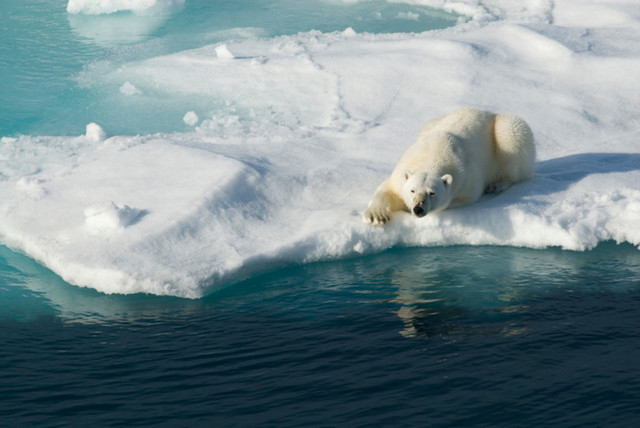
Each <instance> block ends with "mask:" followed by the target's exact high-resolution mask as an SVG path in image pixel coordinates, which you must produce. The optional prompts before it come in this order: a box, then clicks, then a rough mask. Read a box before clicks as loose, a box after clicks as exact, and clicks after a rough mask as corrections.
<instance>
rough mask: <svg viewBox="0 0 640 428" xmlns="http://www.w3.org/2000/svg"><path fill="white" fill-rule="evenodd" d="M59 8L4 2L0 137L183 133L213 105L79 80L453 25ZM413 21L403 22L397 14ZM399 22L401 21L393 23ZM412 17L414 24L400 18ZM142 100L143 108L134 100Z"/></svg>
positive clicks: (287, 4)
mask: <svg viewBox="0 0 640 428" xmlns="http://www.w3.org/2000/svg"><path fill="white" fill-rule="evenodd" d="M66 3H67V2H66V1H65V0H55V1H51V0H25V1H23V0H5V1H3V2H2V4H1V5H0V13H1V14H2V16H4V17H7V19H5V20H4V21H3V24H2V25H0V40H2V42H0V136H13V135H17V134H25V135H80V134H83V133H84V130H85V125H86V124H87V123H90V122H95V121H98V122H100V124H101V126H102V127H103V128H104V129H105V130H107V132H108V133H110V134H112V135H137V134H145V133H153V132H171V131H183V130H185V128H186V126H185V124H184V122H183V121H182V117H183V115H184V113H185V112H186V111H189V110H190V109H192V108H193V106H194V104H196V105H197V106H198V107H199V109H200V110H202V111H208V110H215V109H216V108H217V107H219V106H218V105H217V104H216V102H215V100H206V99H199V100H194V99H193V96H192V97H189V99H181V98H175V96H174V97H173V98H172V99H168V98H167V97H168V96H167V94H163V93H154V94H145V97H139V98H138V99H135V98H134V99H132V98H131V97H129V98H127V97H126V96H125V95H122V94H120V93H119V92H118V88H117V87H116V88H110V87H105V86H103V85H101V84H99V83H96V82H93V81H91V80H90V79H89V81H86V80H87V79H83V75H84V74H83V73H84V72H86V71H87V70H95V69H117V68H118V67H119V66H120V65H122V64H123V63H126V62H133V61H137V60H142V59H146V58H149V57H155V56H160V55H165V54H169V53H172V52H176V51H181V50H185V49H194V48H198V47H201V46H205V45H209V44H214V43H218V42H222V41H225V40H229V39H242V38H245V37H256V36H258V37H273V36H278V35H285V34H295V33H298V32H301V31H309V30H319V31H323V32H329V31H343V30H344V29H346V28H348V27H351V28H353V29H354V30H356V31H358V32H373V33H379V32H406V31H412V32H413V31H426V30H430V29H434V28H445V27H449V26H452V25H455V24H456V22H457V20H458V17H457V16H453V15H449V14H445V13H443V12H438V11H436V10H431V9H428V8H425V7H419V6H409V5H403V4H393V3H387V2H385V1H383V0H373V1H366V2H357V3H349V2H341V1H337V2H336V1H329V0H327V1H309V2H300V1H294V0H277V1H267V0H244V1H242V2H235V1H228V0H226V1H225V0H216V1H208V0H189V1H187V2H185V5H184V8H183V9H182V10H180V11H178V12H177V13H167V14H164V15H163V14H160V15H134V14H132V13H128V12H119V13H115V14H112V15H98V16H87V15H70V14H67V12H66ZM410 13H412V14H414V16H419V19H417V20H415V19H405V18H402V16H404V15H402V14H410ZM399 16H400V17H399ZM407 16H411V15H407ZM140 98H142V99H140Z"/></svg>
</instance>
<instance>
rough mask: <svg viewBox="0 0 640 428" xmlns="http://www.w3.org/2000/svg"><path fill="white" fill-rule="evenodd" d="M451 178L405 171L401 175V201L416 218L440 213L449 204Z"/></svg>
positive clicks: (446, 175)
mask: <svg viewBox="0 0 640 428" xmlns="http://www.w3.org/2000/svg"><path fill="white" fill-rule="evenodd" d="M452 180H453V177H451V175H449V174H445V175H443V176H442V177H438V176H437V175H434V174H428V173H426V172H423V171H418V172H411V171H405V172H404V174H403V185H402V200H403V201H404V203H405V205H406V206H407V208H408V209H409V211H410V212H412V213H414V214H415V215H417V216H418V217H424V216H425V215H427V213H430V212H435V211H441V210H443V209H445V208H447V207H448V206H449V204H450V203H451V198H452V195H451V182H452Z"/></svg>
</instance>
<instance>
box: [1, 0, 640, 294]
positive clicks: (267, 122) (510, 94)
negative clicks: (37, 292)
mask: <svg viewBox="0 0 640 428" xmlns="http://www.w3.org/2000/svg"><path fill="white" fill-rule="evenodd" d="M407 2H408V1H407ZM411 2H412V3H420V4H425V5H430V6H436V7H441V8H444V9H446V10H455V11H456V12H459V13H467V14H468V15H470V16H471V17H472V18H473V19H472V20H471V21H469V22H467V23H465V24H461V25H459V26H457V27H453V28H450V29H447V30H441V31H432V32H426V33H422V34H395V35H371V34H357V33H355V32H354V31H353V30H351V29H349V30H347V31H345V32H339V33H331V34H321V33H318V32H308V33H300V34H297V35H294V36H283V37H277V38H273V39H261V38H249V39H243V40H239V41H233V40H230V41H228V42H227V43H226V45H225V50H226V51H228V52H229V53H230V54H231V52H233V54H231V55H230V56H229V55H225V54H224V53H223V54H222V55H220V52H221V51H220V46H208V47H203V48H200V49H195V50H189V51H184V52H179V53H175V54H171V55H168V56H163V57H155V58H149V59H147V60H143V61H139V62H131V63H128V64H125V65H124V66H122V67H119V68H118V69H116V70H101V69H96V70H89V71H88V76H87V77H86V78H88V79H93V80H94V81H103V82H111V83H113V84H114V87H115V88H116V89H115V90H116V91H117V90H118V88H124V89H122V90H123V91H125V92H126V93H130V94H135V93H137V92H136V91H135V90H137V91H140V92H141V93H145V89H146V88H155V89H156V90H157V89H158V88H160V89H162V90H163V91H164V93H165V94H167V97H168V99H170V96H171V95H172V94H173V95H176V96H178V95H180V96H183V95H184V94H194V95H195V94H204V95H207V96H209V97H212V98H215V99H219V100H220V105H221V106H223V107H221V108H220V109H219V110H217V111H214V112H213V113H208V114H207V115H204V113H200V114H201V121H200V123H199V125H198V126H196V127H195V128H193V129H192V130H191V131H190V132H185V133H174V134H155V135H141V136H118V135H115V136H108V135H107V133H108V131H109V130H108V129H107V130H106V131H107V132H106V133H105V131H104V130H102V128H100V127H99V126H98V125H95V126H94V125H93V124H92V125H89V126H88V127H87V133H86V135H83V136H76V137H35V136H21V137H18V138H8V137H4V138H2V141H1V143H2V144H1V146H0V162H1V169H0V178H1V181H0V192H1V193H2V195H3V198H2V200H1V201H0V236H1V238H2V243H4V244H6V245H8V246H10V247H11V248H13V249H15V250H18V251H21V252H24V253H26V254H28V255H29V256H31V257H33V258H35V259H36V260H38V261H39V262H41V263H43V264H44V265H46V266H48V267H49V268H51V269H52V270H54V271H55V272H56V273H58V274H59V275H61V276H62V277H63V278H64V279H65V280H66V281H68V282H70V283H73V284H77V285H80V286H88V287H93V288H96V289H97V290H100V291H103V292H106V293H136V292H144V293H154V294H159V295H175V296H183V297H191V298H197V297H200V296H203V295H204V294H206V293H208V292H211V291H213V290H215V289H217V288H219V287H221V286H223V285H225V284H228V283H230V282H232V281H235V280H239V279H242V278H246V277H248V276H251V275H254V274H256V273H259V272H262V271H266V270H269V269H273V268H277V267H280V266H285V265H288V264H293V263H306V262H312V261H317V260H330V259H335V258H342V257H350V256H354V255H359V254H367V253H373V252H379V251H382V250H384V249H387V248H390V247H394V246H443V245H453V244H464V245H511V246H526V247H533V248H544V247H549V246H559V247H562V248H564V249H567V250H585V249H589V248H592V247H594V246H595V245H597V244H598V243H599V242H601V241H604V240H615V241H617V242H630V243H632V244H634V245H640V185H639V184H638V183H640V142H639V141H638V135H640V120H639V116H638V112H637V106H638V103H639V102H640V80H639V79H638V78H637V76H638V75H640V55H639V54H640V45H639V44H638V42H637V41H638V40H639V39H640V9H639V8H637V7H636V5H635V4H633V2H627V1H622V0H620V1H596V0H594V1H587V0H580V1H572V2H557V3H552V2H551V1H539V0H529V1H522V2H505V1H502V0H485V1H481V0H458V1H456V2H448V1H444V0H411ZM89 3H91V2H79V1H78V2H76V1H69V7H71V5H72V4H76V5H77V4H83V5H86V4H89ZM116 3H121V2H116V1H114V2H104V3H102V2H101V3H100V4H104V5H107V4H116ZM130 3H133V2H130ZM154 3H155V2H154ZM105 8H106V6H105ZM104 10H105V12H103V13H108V12H106V10H107V9H104ZM225 56H226V58H225ZM132 88H133V89H132ZM134 89H135V90H134ZM462 106H473V107H479V108H484V109H488V110H492V111H495V112H512V113H516V114H518V115H520V116H522V117H523V118H524V119H525V120H526V121H527V122H528V123H529V124H530V125H531V127H532V129H533V131H534V134H535V136H536V142H537V151H538V163H537V173H536V176H535V178H534V179H532V180H530V181H528V182H525V183H522V184H518V185H516V186H514V187H512V188H510V189H508V190H507V191H505V192H504V193H502V194H498V195H487V196H484V197H483V198H482V199H481V200H480V201H479V202H477V203H475V204H473V205H470V206H466V207H463V208H458V209H452V210H447V211H444V212H441V213H438V214H435V215H428V216H426V217H425V218H422V219H418V218H416V217H414V216H410V215H409V214H400V215H398V216H397V217H396V218H395V219H394V220H393V221H392V222H391V223H390V224H389V225H388V226H386V227H372V226H368V225H365V224H363V223H362V222H361V220H360V215H361V213H362V211H363V210H364V209H365V208H366V205H367V203H368V201H369V199H370V197H371V195H372V194H373V191H374V190H375V188H376V187H377V186H378V184H379V183H380V182H381V181H382V180H383V179H384V178H385V177H386V176H387V175H388V174H389V173H390V171H391V170H392V169H393V167H394V165H395V163H396V161H397V159H398V158H399V157H400V155H401V154H402V153H403V152H404V150H405V149H406V148H407V147H408V146H409V145H411V144H412V143H413V140H414V138H415V136H416V135H417V132H418V131H419V129H420V127H421V125H422V124H423V123H424V122H425V121H427V120H429V119H431V118H434V117H437V116H439V115H443V114H447V113H450V112H452V111H454V110H456V109H457V108H459V107H462ZM194 110H195V108H194ZM193 113H194V114H193V116H191V115H189V114H188V115H185V117H184V121H185V123H187V124H190V123H192V122H193V121H194V120H196V118H197V115H196V113H195V111H194V112H193ZM196 121H197V120H196ZM96 122H97V123H99V118H96ZM194 124H195V123H194Z"/></svg>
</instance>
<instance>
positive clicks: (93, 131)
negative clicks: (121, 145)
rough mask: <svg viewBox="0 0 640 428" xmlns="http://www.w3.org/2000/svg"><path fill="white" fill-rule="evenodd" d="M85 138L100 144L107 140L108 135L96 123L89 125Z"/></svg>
mask: <svg viewBox="0 0 640 428" xmlns="http://www.w3.org/2000/svg"><path fill="white" fill-rule="evenodd" d="M85 136H86V137H87V139H88V140H89V141H91V142H93V143H99V142H101V141H104V140H105V139H106V138H107V134H106V133H105V132H104V129H102V127H101V126H100V125H98V124H97V123H94V122H91V123H90V124H88V125H87V132H86V134H85Z"/></svg>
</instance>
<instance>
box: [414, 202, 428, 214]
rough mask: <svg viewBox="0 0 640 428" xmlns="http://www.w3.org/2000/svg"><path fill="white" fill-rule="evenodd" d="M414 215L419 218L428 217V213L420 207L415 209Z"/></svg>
mask: <svg viewBox="0 0 640 428" xmlns="http://www.w3.org/2000/svg"><path fill="white" fill-rule="evenodd" d="M413 213H414V214H415V215H417V216H418V217H424V216H425V215H427V212H426V211H425V210H424V209H423V208H422V207H421V206H420V205H416V206H415V207H413Z"/></svg>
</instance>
